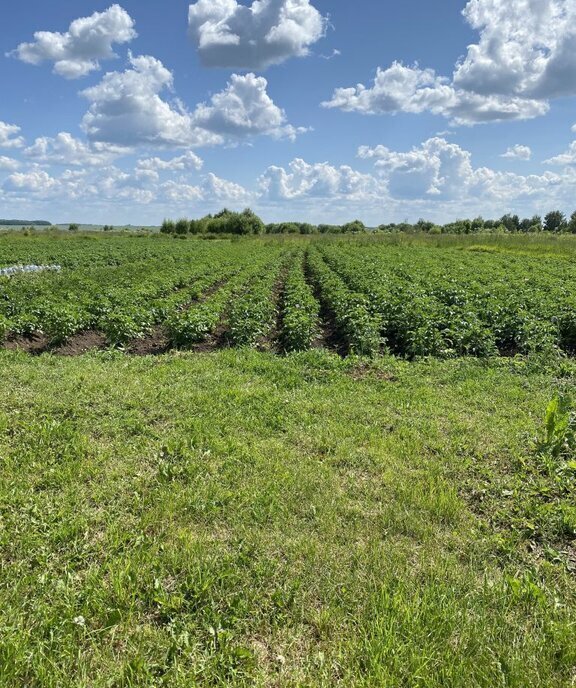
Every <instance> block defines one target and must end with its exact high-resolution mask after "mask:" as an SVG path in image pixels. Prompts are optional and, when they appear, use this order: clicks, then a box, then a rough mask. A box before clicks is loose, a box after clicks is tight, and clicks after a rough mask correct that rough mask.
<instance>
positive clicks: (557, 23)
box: [324, 0, 576, 124]
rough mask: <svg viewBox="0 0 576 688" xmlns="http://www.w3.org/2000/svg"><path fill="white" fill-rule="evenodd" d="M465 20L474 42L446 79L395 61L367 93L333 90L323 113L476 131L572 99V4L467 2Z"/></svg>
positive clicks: (575, 7) (575, 6) (575, 31)
mask: <svg viewBox="0 0 576 688" xmlns="http://www.w3.org/2000/svg"><path fill="white" fill-rule="evenodd" d="M463 14H464V17H465V19H466V20H467V22H468V23H469V24H470V26H471V27H472V28H473V29H476V30H477V31H478V32H479V34H480V39H479V41H478V43H475V44H473V45H470V46H469V47H468V52H467V54H466V56H465V57H464V58H463V59H462V60H461V61H460V62H458V63H457V64H456V66H455V68H454V73H453V74H452V76H451V77H450V78H447V77H443V76H438V75H437V74H436V72H435V71H434V70H433V69H420V67H418V65H414V66H412V67H410V66H404V65H402V64H400V63H397V62H395V63H394V64H392V65H391V66H390V67H388V68H387V69H381V68H379V69H378V71H377V74H376V78H375V80H374V84H373V85H372V86H371V87H367V86H365V85H364V84H358V85H357V86H354V87H350V88H338V89H336V90H335V91H334V94H333V96H332V98H331V99H330V100H329V101H327V102H325V103H324V106H325V107H332V108H340V109H342V110H344V111H348V112H360V113H363V114H386V113H397V112H411V113H420V112H431V113H433V114H437V115H442V116H444V117H447V118H448V119H450V120H451V121H452V122H453V123H455V124H475V123H480V122H494V121H501V120H510V119H530V118H533V117H538V116H541V115H544V114H546V113H547V112H548V110H549V108H550V105H549V101H550V100H551V99H553V98H558V97H561V96H575V95H576V51H575V50H574V45H575V42H576V1H575V0H470V1H469V2H468V4H467V5H466V7H465V9H464V11H463Z"/></svg>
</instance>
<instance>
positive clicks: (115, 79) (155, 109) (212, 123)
mask: <svg viewBox="0 0 576 688" xmlns="http://www.w3.org/2000/svg"><path fill="white" fill-rule="evenodd" d="M129 60H130V65H131V67H130V69H127V70H125V71H124V72H110V73H108V74H106V75H105V76H104V78H103V79H102V81H101V82H100V83H99V84H97V85H96V86H93V87H92V88H88V89H86V90H84V91H83V92H82V95H83V96H84V97H85V98H87V99H88V100H89V101H90V108H89V110H88V112H87V113H86V115H85V116H84V119H83V121H82V127H83V129H84V131H85V132H86V134H87V136H88V138H89V140H90V141H91V142H92V143H100V144H103V143H105V144H109V145H110V144H111V145H115V146H124V147H128V148H130V147H136V146H149V147H160V148H162V147H164V148H170V147H182V148H191V147H192V148H194V147H200V146H208V145H215V144H222V143H225V142H226V141H227V140H228V139H233V140H237V139H240V138H246V137H251V136H256V135H267V136H273V137H276V138H280V137H288V138H292V139H293V138H294V137H295V136H296V135H297V134H298V133H300V132H301V131H303V129H296V128H295V127H293V126H291V125H290V124H288V123H287V122H286V115H285V113H284V111H283V110H281V109H280V108H279V107H277V106H276V105H275V104H274V102H273V101H272V99H271V98H270V97H269V96H268V94H267V93H266V87H267V81H266V79H264V78H262V77H260V78H258V77H256V76H255V75H254V74H247V75H245V76H238V75H237V74H233V75H232V77H231V80H230V82H229V84H228V86H227V87H226V88H225V89H224V90H223V91H221V92H220V93H217V94H215V95H214V96H212V99H211V101H210V103H209V104H206V103H202V104H200V105H198V106H197V107H196V109H195V110H194V111H193V112H190V111H189V110H188V109H187V108H186V107H185V106H184V105H183V104H182V103H181V102H180V101H179V100H177V99H175V100H173V102H168V101H167V100H164V99H163V98H162V97H161V94H162V93H163V92H164V91H170V90H171V89H172V86H173V76H172V72H170V70H168V69H166V67H164V65H163V64H162V63H161V62H160V61H159V60H157V59H155V58H153V57H150V56H140V57H133V56H132V55H130V57H129Z"/></svg>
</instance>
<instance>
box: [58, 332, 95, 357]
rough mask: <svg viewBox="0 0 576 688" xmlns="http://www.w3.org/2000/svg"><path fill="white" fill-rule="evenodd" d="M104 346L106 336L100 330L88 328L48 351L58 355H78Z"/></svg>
mask: <svg viewBox="0 0 576 688" xmlns="http://www.w3.org/2000/svg"><path fill="white" fill-rule="evenodd" d="M106 346H107V341H106V337H105V336H104V335H103V334H102V332H97V331H95V330H88V331H87V332H80V333H79V334H76V335H74V336H73V337H70V339H69V340H68V341H67V342H66V343H65V344H61V345H60V346H56V347H54V348H52V349H50V351H51V352H52V353H54V354H57V355H58V356H80V355H81V354H85V353H86V352H87V351H93V350H94V349H105V348H106Z"/></svg>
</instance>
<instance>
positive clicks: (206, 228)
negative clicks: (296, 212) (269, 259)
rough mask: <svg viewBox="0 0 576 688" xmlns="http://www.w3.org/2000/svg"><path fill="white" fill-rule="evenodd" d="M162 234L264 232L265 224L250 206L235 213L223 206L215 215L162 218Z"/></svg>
mask: <svg viewBox="0 0 576 688" xmlns="http://www.w3.org/2000/svg"><path fill="white" fill-rule="evenodd" d="M160 231H161V232H162V233H163V234H181V235H183V234H244V235H246V234H264V231H265V225H264V223H263V222H262V220H261V219H260V218H259V217H258V215H256V214H255V213H253V212H252V211H251V210H250V208H246V210H244V211H242V212H241V213H235V212H232V211H231V210H228V209H226V208H224V210H221V211H220V212H219V213H217V214H216V215H206V216H205V217H202V218H200V219H199V220H188V219H186V218H181V219H180V220H176V221H174V220H164V222H163V223H162V227H161V228H160Z"/></svg>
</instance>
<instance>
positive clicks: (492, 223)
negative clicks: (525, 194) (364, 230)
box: [378, 210, 576, 234]
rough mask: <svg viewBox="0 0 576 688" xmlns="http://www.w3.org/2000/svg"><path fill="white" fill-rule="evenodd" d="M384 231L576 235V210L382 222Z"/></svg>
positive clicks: (379, 228) (382, 230) (381, 228)
mask: <svg viewBox="0 0 576 688" xmlns="http://www.w3.org/2000/svg"><path fill="white" fill-rule="evenodd" d="M378 230H379V231H381V232H406V233H412V232H427V233H429V234H473V233H475V232H493V233H502V234H504V233H536V232H553V233H560V232H571V233H572V234H576V211H575V212H573V213H572V215H571V216H570V218H567V217H566V215H564V213H562V212H561V211H560V210H552V211H550V212H549V213H548V214H547V215H546V216H545V217H544V219H542V217H541V216H540V215H533V216H532V217H526V218H522V219H521V218H520V217H519V216H518V215H511V214H507V215H503V216H502V217H501V218H500V219H498V220H485V219H484V218H482V217H477V218H474V219H473V220H456V222H449V223H448V224H445V225H437V224H435V223H434V222H428V221H427V220H418V222H416V223H415V224H410V223H408V222H402V223H400V224H395V223H391V224H387V225H380V226H379V227H378Z"/></svg>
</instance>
